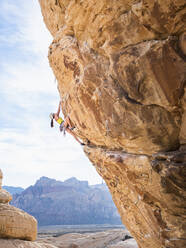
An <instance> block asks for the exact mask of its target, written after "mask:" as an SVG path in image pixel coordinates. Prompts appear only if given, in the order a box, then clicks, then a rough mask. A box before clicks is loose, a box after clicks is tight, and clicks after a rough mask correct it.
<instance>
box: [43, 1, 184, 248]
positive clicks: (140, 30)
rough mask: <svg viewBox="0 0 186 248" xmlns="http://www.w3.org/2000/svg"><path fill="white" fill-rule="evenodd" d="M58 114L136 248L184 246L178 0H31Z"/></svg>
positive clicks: (181, 36) (180, 16)
mask: <svg viewBox="0 0 186 248" xmlns="http://www.w3.org/2000/svg"><path fill="white" fill-rule="evenodd" d="M40 5H41V10H42V14H43V17H44V21H45V23H46V25H47V27H48V29H49V30H50V32H51V34H52V35H53V37H54V40H53V42H52V44H51V46H50V48H49V61H50V65H51V67H52V69H53V72H54V74H55V76H56V78H57V81H58V89H59V92H60V96H61V99H62V107H63V113H64V115H67V114H68V115H69V116H70V119H71V120H72V122H73V124H74V125H75V126H76V130H77V131H76V133H77V135H79V137H81V138H83V139H84V140H85V141H86V140H89V141H90V145H89V146H86V147H85V152H86V154H87V156H88V157H89V158H90V160H91V161H92V163H93V164H94V165H95V168H96V170H97V171H98V173H99V174H100V175H101V176H102V177H103V178H104V179H105V181H106V183H107V185H108V187H109V189H110V191H111V193H112V196H113V200H114V202H115V204H116V206H117V208H118V210H119V212H120V215H121V217H122V220H123V222H124V224H125V225H126V226H127V228H128V229H129V230H130V232H131V233H132V235H133V236H134V237H135V239H136V240H137V242H138V245H139V247H141V248H142V247H143V248H146V247H152V248H159V247H169V248H171V247H179V248H182V247H184V245H186V240H185V236H186V235H185V226H184V214H185V212H184V207H185V191H184V190H185V186H186V184H185V182H184V176H185V165H186V150H185V148H184V144H185V143H186V90H185V85H186V83H185V82H186V80H185V72H186V65H185V61H184V60H185V55H186V37H185V36H186V35H185V33H184V32H185V29H186V28H185V20H186V19H185V18H186V9H185V1H184V0H166V1H165V0H152V1H145V0H139V1H136V0H112V1H111V0H99V1H96V0H45V1H44V0H40Z"/></svg>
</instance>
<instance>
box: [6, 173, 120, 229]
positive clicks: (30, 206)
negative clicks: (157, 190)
mask: <svg viewBox="0 0 186 248" xmlns="http://www.w3.org/2000/svg"><path fill="white" fill-rule="evenodd" d="M11 204H12V205H14V206H15V207H18V208H21V209H23V210H24V211H26V212H28V213H29V214H31V215H33V216H34V217H35V218H36V219H37V220H38V224H39V225H76V224H77V225H78V224H121V220H120V216H119V214H118V212H117V209H116V207H115V205H114V203H113V201H112V198H111V195H110V193H109V191H108V189H107V186H106V185H105V184H98V185H91V186H90V185H89V184H88V182H87V181H79V180H77V179H76V178H75V177H72V178H69V179H68V180H66V181H64V182H62V181H57V180H55V179H51V178H48V177H41V178H40V179H39V180H37V182H36V183H35V185H33V186H30V187H28V188H27V189H25V190H24V191H22V192H21V193H20V194H15V195H13V200H12V202H11Z"/></svg>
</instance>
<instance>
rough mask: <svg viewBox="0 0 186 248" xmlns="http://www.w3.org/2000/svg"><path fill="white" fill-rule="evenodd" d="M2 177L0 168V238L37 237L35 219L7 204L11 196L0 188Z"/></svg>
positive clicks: (26, 238) (28, 238) (32, 238)
mask: <svg viewBox="0 0 186 248" xmlns="http://www.w3.org/2000/svg"><path fill="white" fill-rule="evenodd" d="M2 178H3V175H2V172H1V170H0V180H1V181H0V238H17V239H25V240H35V239H36V237H37V221H36V219H35V218H34V217H32V216H30V215H29V214H27V213H25V212H24V211H22V210H20V209H18V208H15V207H13V206H10V205H9V204H8V203H9V201H11V200H12V196H11V195H10V193H8V192H7V191H6V190H4V189H2V188H1V185H2ZM1 243H2V242H1ZM1 243H0V245H1ZM2 247H3V246H2Z"/></svg>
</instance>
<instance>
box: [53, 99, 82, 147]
mask: <svg viewBox="0 0 186 248" xmlns="http://www.w3.org/2000/svg"><path fill="white" fill-rule="evenodd" d="M60 106H61V101H60V102H59V107H58V110H57V113H51V114H50V115H49V116H50V119H51V124H50V125H51V127H53V126H54V120H55V121H56V122H57V123H58V124H59V130H60V131H61V132H62V131H63V132H64V134H65V131H67V132H68V133H70V134H71V135H72V136H73V137H74V138H75V139H76V140H77V142H79V143H80V144H81V145H82V146H84V145H85V144H84V143H82V142H81V141H80V140H79V139H78V138H77V137H76V135H75V134H74V132H73V131H72V130H73V129H74V127H72V125H71V121H70V118H69V117H68V116H67V117H66V118H65V120H63V119H62V118H61V117H60V116H59V113H60Z"/></svg>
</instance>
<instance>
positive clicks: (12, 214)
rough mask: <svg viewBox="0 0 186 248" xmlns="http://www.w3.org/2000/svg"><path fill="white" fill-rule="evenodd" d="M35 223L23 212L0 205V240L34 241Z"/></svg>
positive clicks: (33, 219)
mask: <svg viewBox="0 0 186 248" xmlns="http://www.w3.org/2000/svg"><path fill="white" fill-rule="evenodd" d="M36 237H37V221H36V219H35V218H34V217H32V216H30V215H29V214H27V213H25V212H24V211H22V210H20V209H18V208H15V207H13V206H10V205H8V204H2V203H0V238H17V239H25V240H35V239H36Z"/></svg>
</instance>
